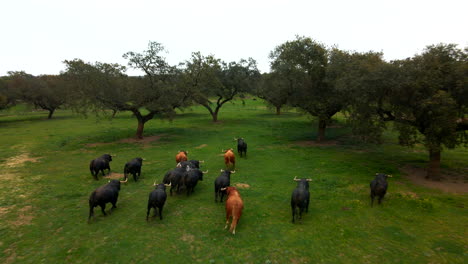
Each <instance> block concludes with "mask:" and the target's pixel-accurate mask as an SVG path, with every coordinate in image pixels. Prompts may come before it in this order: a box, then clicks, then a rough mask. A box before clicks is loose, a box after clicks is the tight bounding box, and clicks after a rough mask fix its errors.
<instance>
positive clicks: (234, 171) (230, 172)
mask: <svg viewBox="0 0 468 264" xmlns="http://www.w3.org/2000/svg"><path fill="white" fill-rule="evenodd" d="M223 171H225V170H223V169H221V172H223ZM229 172H230V173H236V171H235V170H233V171H229Z"/></svg>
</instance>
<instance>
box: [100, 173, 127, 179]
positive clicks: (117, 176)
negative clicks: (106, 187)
mask: <svg viewBox="0 0 468 264" xmlns="http://www.w3.org/2000/svg"><path fill="white" fill-rule="evenodd" d="M103 178H106V179H114V180H118V179H123V178H124V175H123V173H115V172H111V173H109V174H107V175H105V176H104V177H103Z"/></svg>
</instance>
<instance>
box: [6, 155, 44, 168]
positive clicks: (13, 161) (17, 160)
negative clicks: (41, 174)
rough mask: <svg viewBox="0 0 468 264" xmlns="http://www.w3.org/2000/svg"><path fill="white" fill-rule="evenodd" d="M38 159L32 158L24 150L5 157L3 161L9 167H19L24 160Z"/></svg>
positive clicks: (34, 160) (35, 160) (36, 160)
mask: <svg viewBox="0 0 468 264" xmlns="http://www.w3.org/2000/svg"><path fill="white" fill-rule="evenodd" d="M39 159H40V158H32V157H30V156H29V153H27V152H24V153H21V154H19V155H18V156H15V157H11V158H9V159H7V160H6V162H5V166H6V167H9V168H13V167H20V166H23V165H24V163H26V162H38V160H39Z"/></svg>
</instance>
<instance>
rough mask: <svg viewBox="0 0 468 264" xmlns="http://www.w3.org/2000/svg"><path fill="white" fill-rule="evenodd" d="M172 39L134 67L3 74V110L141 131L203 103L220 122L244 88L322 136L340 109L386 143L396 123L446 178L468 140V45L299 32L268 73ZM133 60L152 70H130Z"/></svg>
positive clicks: (368, 136) (134, 56)
mask: <svg viewBox="0 0 468 264" xmlns="http://www.w3.org/2000/svg"><path fill="white" fill-rule="evenodd" d="M163 51H164V47H163V46H162V45H161V44H160V43H157V42H149V44H148V48H147V50H145V51H143V52H141V53H137V52H127V53H125V54H124V55H123V57H124V58H125V59H127V60H128V65H127V66H123V65H119V64H109V63H102V62H96V63H89V62H84V61H82V60H80V59H74V60H66V61H64V63H65V66H66V69H65V71H63V72H62V73H61V74H60V75H41V76H32V75H30V74H27V73H25V72H9V73H8V76H4V77H1V78H0V110H1V109H5V108H8V107H10V106H12V105H14V104H16V103H17V102H26V103H29V104H32V105H34V106H35V107H37V108H41V109H44V110H47V111H48V112H49V115H48V118H52V116H53V113H54V112H55V110H56V109H60V108H64V107H66V108H70V109H73V110H75V111H77V112H80V113H84V114H85V113H88V112H90V111H94V112H101V111H103V110H111V111H112V113H113V115H115V114H116V113H117V112H120V111H130V112H132V113H133V115H134V116H135V118H136V119H137V130H136V137H137V138H142V137H143V131H144V126H145V123H146V122H147V121H149V120H151V119H153V118H155V117H157V118H169V119H170V118H172V117H173V116H174V115H175V113H176V111H175V110H176V109H177V108H179V109H181V108H184V107H188V106H190V105H194V104H198V105H201V106H203V107H204V108H205V109H206V110H207V111H208V112H209V113H210V115H211V117H212V120H213V122H217V121H218V114H219V111H220V109H221V108H222V106H223V105H224V104H225V103H227V102H230V101H232V100H233V99H234V98H235V97H236V96H244V95H245V94H253V95H255V96H258V97H260V98H262V99H264V100H265V101H266V102H267V103H268V105H270V106H271V107H273V108H274V109H275V110H276V114H278V115H279V114H281V109H284V108H285V107H294V108H297V109H300V110H301V111H303V112H305V113H307V114H309V115H311V116H313V117H316V118H317V125H318V127H317V131H318V132H317V141H323V140H325V138H326V133H325V132H326V128H327V126H328V125H329V124H330V122H331V120H332V118H333V117H334V116H335V115H336V114H337V113H339V112H341V113H345V114H346V116H347V120H348V122H349V124H350V126H351V127H352V128H353V133H354V134H355V135H357V136H358V137H359V138H361V139H362V140H364V141H369V142H379V141H380V138H381V135H382V133H383V131H384V130H385V129H386V128H387V127H388V123H389V121H391V123H392V124H393V127H395V128H396V130H397V131H398V132H399V142H400V144H402V145H406V146H412V145H414V144H416V143H424V145H425V146H426V148H427V150H428V152H429V169H428V177H430V178H433V179H438V177H439V170H440V156H441V152H442V150H443V148H454V147H456V146H458V145H460V144H466V143H467V142H468V140H467V137H466V133H465V132H466V130H467V128H468V117H467V105H468V57H467V55H468V49H467V48H465V49H464V50H462V49H459V48H457V46H456V45H453V44H438V45H432V46H428V47H426V49H425V50H424V51H423V52H422V53H421V54H417V55H415V56H413V57H411V58H407V59H404V60H395V61H391V62H386V61H385V60H384V59H383V54H382V53H379V52H362V53H360V52H349V51H344V50H340V49H338V48H337V47H331V48H328V47H326V46H325V45H324V44H321V43H319V42H317V41H315V40H313V39H311V38H308V37H299V36H298V37H296V39H295V40H292V41H287V42H285V43H283V44H280V45H279V46H277V47H276V48H275V49H274V50H273V51H271V52H270V59H271V65H270V66H271V71H270V72H269V73H263V74H260V72H259V71H258V69H257V66H256V62H255V60H253V59H251V58H249V59H241V60H239V61H238V62H229V63H227V62H224V61H222V60H221V59H218V58H216V57H215V56H214V55H207V56H205V55H202V54H201V53H200V52H194V53H192V56H191V58H190V59H189V60H187V61H185V62H183V63H181V64H180V65H178V66H173V65H169V64H168V63H167V61H166V59H165V58H164V57H163V56H161V53H162V52H163ZM127 67H130V68H133V69H139V70H141V71H142V72H144V75H143V76H128V75H127V74H126V73H125V72H126V69H127Z"/></svg>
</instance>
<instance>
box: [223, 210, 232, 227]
mask: <svg viewBox="0 0 468 264" xmlns="http://www.w3.org/2000/svg"><path fill="white" fill-rule="evenodd" d="M229 218H231V214H230V212H229V211H227V212H226V225H225V226H224V229H227V228H228V225H229Z"/></svg>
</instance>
